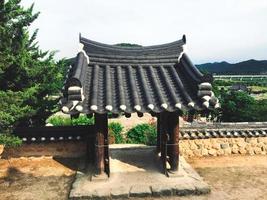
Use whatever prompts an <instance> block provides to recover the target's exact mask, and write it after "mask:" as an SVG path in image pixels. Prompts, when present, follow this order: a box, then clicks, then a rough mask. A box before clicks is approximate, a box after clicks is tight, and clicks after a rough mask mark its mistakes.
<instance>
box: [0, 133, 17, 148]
mask: <svg viewBox="0 0 267 200" xmlns="http://www.w3.org/2000/svg"><path fill="white" fill-rule="evenodd" d="M21 144H22V140H21V139H20V138H19V137H17V136H14V135H10V134H0V145H4V146H5V147H18V146H20V145H21Z"/></svg>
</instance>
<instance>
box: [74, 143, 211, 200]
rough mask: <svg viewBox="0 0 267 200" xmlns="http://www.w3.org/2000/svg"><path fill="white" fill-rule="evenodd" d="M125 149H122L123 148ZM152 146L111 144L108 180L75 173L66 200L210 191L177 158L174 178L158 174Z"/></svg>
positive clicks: (157, 164)
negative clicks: (177, 169)
mask: <svg viewBox="0 0 267 200" xmlns="http://www.w3.org/2000/svg"><path fill="white" fill-rule="evenodd" d="M123 147H125V148H123ZM155 152H156V150H155V148H153V147H147V146H140V145H138V146H136V145H135V146H134V145H119V146H118V145H111V148H110V155H111V157H110V164H111V165H110V167H111V176H110V178H108V179H103V180H102V181H101V180H96V179H95V180H94V179H92V180H93V181H90V178H89V177H92V174H90V172H89V171H88V173H84V174H81V173H77V175H76V180H75V181H74V183H73V185H72V189H71V192H70V196H69V198H70V199H79V198H90V199H101V198H122V199H125V198H128V197H146V196H155V197H156V196H184V195H200V194H207V193H209V192H210V187H209V185H207V184H206V183H205V182H204V181H203V179H202V178H201V177H200V176H199V175H198V174H197V172H196V171H195V170H194V169H193V168H192V167H191V166H190V165H189V164H188V163H187V162H186V161H185V159H184V158H183V157H180V162H179V163H180V165H179V171H178V173H177V174H176V175H177V176H176V177H175V176H172V177H171V178H168V177H166V176H165V175H164V174H163V173H162V169H161V168H160V166H161V164H160V163H159V161H158V159H157V155H156V153H155Z"/></svg>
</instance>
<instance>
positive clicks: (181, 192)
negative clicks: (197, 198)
mask: <svg viewBox="0 0 267 200" xmlns="http://www.w3.org/2000/svg"><path fill="white" fill-rule="evenodd" d="M195 192H196V188H195V186H194V185H193V184H192V183H179V184H177V185H175V188H174V191H173V194H174V195H177V196H186V195H191V194H194V193H195Z"/></svg>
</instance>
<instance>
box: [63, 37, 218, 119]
mask: <svg viewBox="0 0 267 200" xmlns="http://www.w3.org/2000/svg"><path fill="white" fill-rule="evenodd" d="M80 42H81V44H82V46H83V48H82V50H81V52H79V53H78V55H77V57H76V60H75V62H74V63H73V65H72V66H71V68H70V70H69V73H68V76H67V81H66V84H65V88H64V98H63V99H62V104H63V105H62V110H63V112H65V113H69V114H75V113H77V112H82V113H87V114H88V113H92V112H94V113H107V112H112V113H115V114H118V113H120V112H125V113H133V112H138V113H145V112H149V113H160V112H162V111H169V112H174V111H178V110H182V111H184V110H190V109H197V110H201V109H213V108H214V107H216V106H218V100H217V98H216V97H214V95H213V93H212V91H211V89H212V88H211V84H210V82H211V81H212V77H211V76H204V75H203V74H201V73H200V72H199V71H198V69H197V68H196V67H195V66H194V65H193V64H192V62H191V61H190V59H189V57H188V56H187V55H186V53H185V52H184V45H185V43H186V39H185V36H183V38H182V39H181V40H178V41H175V42H172V43H168V44H162V45H154V46H147V47H120V46H115V45H107V44H102V43H99V42H95V41H92V40H89V39H86V38H83V37H80Z"/></svg>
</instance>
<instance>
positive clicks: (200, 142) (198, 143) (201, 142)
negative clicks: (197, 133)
mask: <svg viewBox="0 0 267 200" xmlns="http://www.w3.org/2000/svg"><path fill="white" fill-rule="evenodd" d="M194 141H195V143H196V144H197V145H200V144H203V140H201V139H197V140H194Z"/></svg>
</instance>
